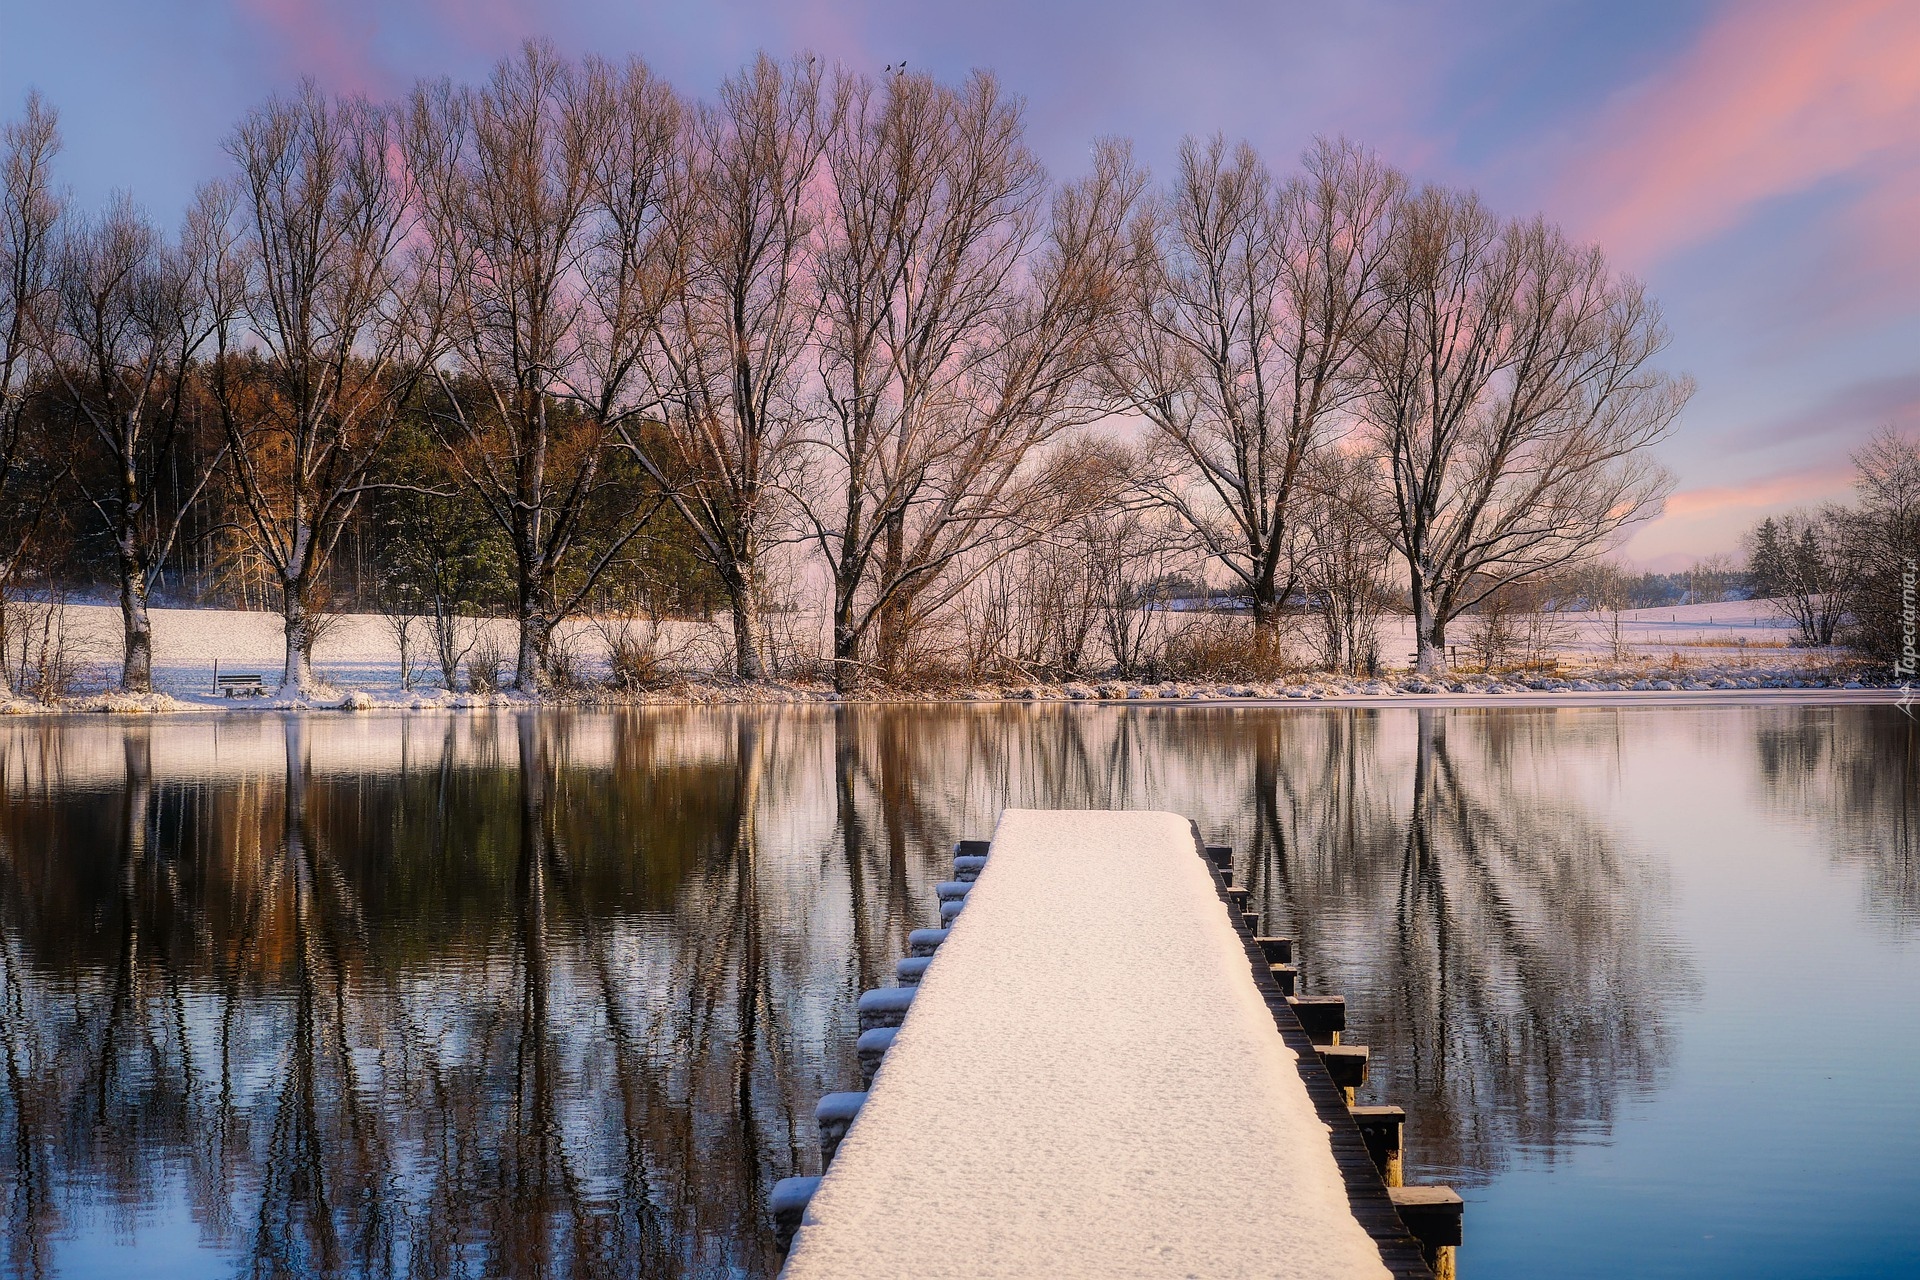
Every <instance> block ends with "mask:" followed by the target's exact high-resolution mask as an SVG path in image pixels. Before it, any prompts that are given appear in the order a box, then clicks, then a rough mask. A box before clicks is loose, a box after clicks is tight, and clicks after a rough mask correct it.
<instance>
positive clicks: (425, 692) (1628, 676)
mask: <svg viewBox="0 0 1920 1280" xmlns="http://www.w3.org/2000/svg"><path fill="white" fill-rule="evenodd" d="M63 625H64V627H65V630H66V637H67V645H68V648H69V651H70V652H71V654H72V655H73V656H74V658H75V659H76V660H77V662H78V666H79V671H80V678H79V680H78V681H77V685H76V688H75V690H74V692H73V694H72V696H70V697H68V698H67V699H65V700H63V701H61V702H59V703H58V704H56V705H53V706H47V705H43V704H40V703H34V702H28V701H23V700H15V701H14V702H12V703H9V704H0V710H5V711H7V712H11V713H45V712H69V711H79V712H101V711H106V712H193V711H202V712H204V711H211V710H219V711H249V710H250V711H286V710H308V709H311V710H320V709H343V710H363V711H364V710H376V709H395V710H418V711H435V710H440V711H450V710H468V709H476V708H485V707H502V708H504V707H515V706H526V705H529V704H530V703H531V701H532V700H531V699H528V698H527V697H525V696H524V695H517V694H511V693H472V692H467V691H462V690H448V689H446V688H444V687H441V683H440V680H439V673H438V671H437V669H435V668H434V667H433V666H432V664H431V662H430V661H428V660H426V655H425V654H424V653H420V654H418V655H417V657H416V662H415V666H416V673H417V678H416V680H415V682H414V687H412V688H402V687H401V681H400V669H399V655H398V649H397V647H396V645H395V642H394V637H393V632H392V629H391V628H390V627H389V625H388V624H387V622H386V620H385V619H383V618H380V617H378V616H376V615H367V614H347V615H341V616H340V617H338V618H337V619H335V620H334V622H333V624H332V625H331V626H330V627H329V629H328V631H327V633H326V634H325V635H324V637H323V638H322V639H321V641H320V643H319V644H318V646H317V647H316V650H315V655H314V667H315V671H316V674H317V675H318V676H319V677H320V679H321V680H322V681H323V682H324V684H325V686H326V687H325V688H323V689H321V690H317V691H315V692H313V693H310V694H309V695H307V696H305V697H294V696H285V697H283V696H280V695H278V694H276V693H271V692H270V693H269V694H268V695H267V696H264V697H256V698H245V697H242V698H225V697H220V696H218V695H217V694H216V692H215V690H214V683H213V682H214V670H215V663H216V661H217V662H218V664H219V670H220V672H221V673H222V674H256V675H259V676H261V677H262V679H263V681H264V683H265V685H266V686H267V688H268V689H269V690H271V689H272V688H273V687H274V686H275V685H276V684H277V683H278V679H279V672H280V668H281V665H282V648H281V631H280V619H279V617H278V615H276V614H271V613H260V612H243V611H239V610H227V609H155V610H154V611H153V625H154V684H155V690H156V691H155V692H154V693H153V694H150V695H129V694H124V693H119V692H115V691H113V690H112V683H113V680H114V677H115V675H116V674H117V665H118V660H119V649H120V641H119V612H118V610H117V609H114V608H111V607H109V606H102V605H69V606H66V607H65V609H64V616H63ZM482 625H483V626H485V627H487V628H489V629H490V631H491V634H490V638H491V640H492V641H493V643H494V645H495V646H496V647H497V648H498V649H499V650H501V651H503V652H508V653H510V652H511V651H512V638H513V637H512V626H511V624H510V623H507V622H503V621H491V622H487V623H484V624H482ZM1563 629H1564V631H1565V633H1566V634H1565V635H1563V637H1562V638H1561V643H1560V645H1559V646H1557V647H1556V652H1557V653H1558V654H1559V659H1560V661H1559V665H1558V668H1557V669H1556V670H1555V671H1553V672H1552V673H1547V672H1516V673H1511V674H1502V675H1497V676H1487V675H1452V676H1448V677H1446V678H1444V679H1437V680H1428V679H1423V678H1421V677H1418V676H1413V675H1409V674H1396V675H1389V676H1385V677H1382V678H1379V679H1358V680H1356V679H1348V678H1344V677H1340V676H1335V675H1332V674H1329V673H1325V672H1303V673H1300V674H1297V675H1293V676H1290V677H1288V678H1286V679H1281V680H1265V681H1253V682H1232V681H1177V682H1176V681H1168V682H1160V683H1145V682H1133V681H1124V680H1102V681H1069V682H1064V683H1036V684H1025V683H1017V682H1016V683H991V684H978V685H964V686H952V687H942V688H921V689H914V690H879V691H876V692H874V693H872V694H869V695H863V696H862V697H861V699H860V700H862V701H875V702H994V701H1019V702H1048V701H1065V702H1113V703H1125V704H1130V705H1142V704H1165V703H1168V702H1230V703H1235V704H1239V705H1248V704H1256V705H1257V704H1262V703H1276V702H1283V703H1289V704H1291V703H1299V702H1320V703H1333V704H1341V705H1346V704H1369V705H1371V704H1379V703H1401V702H1405V703H1418V704H1420V705H1440V704H1443V703H1444V704H1449V705H1472V704H1478V703H1486V704H1489V705H1492V704H1503V705H1528V704H1542V703H1551V704H1564V703H1582V702H1593V701H1615V700H1631V701H1636V702H1646V701H1669V700H1678V701H1688V702H1694V701H1702V700H1718V701H1724V700H1747V699H1752V698H1756V697H1765V698H1768V699H1770V700H1771V699H1775V698H1789V699H1794V700H1808V699H1812V700H1818V701H1869V702H1881V701H1885V702H1892V701H1896V700H1898V699H1899V698H1900V697H1901V696H1902V695H1901V692H1900V690H1898V689H1890V688H1886V687H1884V679H1885V678H1884V676H1883V675H1881V674H1880V673H1878V672H1876V671H1874V670H1873V669H1871V668H1867V667H1863V666H1862V665H1860V664H1859V663H1857V662H1851V661H1849V660H1848V659H1847V658H1846V656H1845V655H1843V654H1840V653H1837V652H1832V651H1822V650H1796V649H1789V648H1787V647H1786V644H1785V637H1786V635H1787V632H1786V631H1785V630H1784V629H1783V628H1782V627H1780V626H1779V625H1778V623H1777V620H1775V619H1773V618H1772V617H1771V616H1769V614H1768V611H1767V609H1766V606H1765V605H1764V604H1759V603H1754V602H1736V603H1732V604H1726V603H1722V604H1714V605H1693V606H1685V607H1680V608H1670V609H1657V610H1642V611H1639V612H1637V613H1628V614H1623V615H1621V617H1620V619H1619V625H1618V627H1617V629H1616V627H1615V625H1614V620H1613V618H1612V617H1611V616H1610V615H1609V616H1605V617H1601V616H1596V615H1569V617H1568V618H1567V619H1565V620H1564V622H1563ZM421 630H422V631H423V630H424V628H421ZM663 631H665V632H666V634H665V636H664V641H663V643H664V646H665V647H666V648H668V649H670V650H674V651H679V652H688V651H704V650H707V649H711V648H712V647H713V646H714V645H715V644H716V643H717V642H718V641H717V633H716V631H715V629H713V628H710V627H701V626H699V625H697V624H684V623H681V624H672V623H670V624H666V625H665V627H664V628H663ZM568 642H569V643H570V644H571V645H572V647H573V649H574V651H575V652H576V654H577V655H578V657H579V660H580V661H581V662H582V664H583V666H584V667H585V668H586V670H587V671H588V673H589V674H590V675H591V674H597V672H598V671H602V670H604V668H605V664H606V644H605V639H604V637H603V636H602V634H601V633H600V632H599V631H598V630H596V629H595V628H593V627H590V626H586V625H579V626H576V627H575V628H573V629H572V630H571V632H570V633H569V634H568ZM1402 644H1404V645H1406V646H1407V647H1408V648H1409V649H1410V647H1411V641H1410V639H1409V638H1408V637H1406V636H1403V635H1393V636H1389V637H1387V638H1386V644H1385V646H1384V647H1385V648H1386V649H1387V652H1388V653H1389V654H1392V655H1394V656H1396V657H1398V659H1399V661H1405V657H1404V656H1401V655H1398V653H1397V649H1396V648H1395V647H1394V646H1397V645H1402ZM416 647H417V648H418V649H421V650H424V648H425V644H424V638H423V637H421V638H417V639H416ZM1877 685H1878V686H1882V687H1875V686H1877ZM544 701H548V702H555V701H558V702H567V703H576V704H584V705H608V704H636V705H662V704H666V705H687V704H696V705H697V704H734V703H742V704H754V703H798V702H835V701H840V698H839V696H838V695H836V694H835V693H834V692H833V691H832V689H831V688H830V687H829V686H827V685H826V684H825V683H822V682H808V681H785V682H782V681H769V682H758V683H750V684H749V683H739V682H733V681H729V680H726V679H724V678H720V677H714V676H709V675H703V674H698V673H697V671H690V672H689V673H688V674H687V675H686V676H685V677H683V678H681V679H677V680H671V681H668V682H665V683H663V684H662V685H661V686H659V687H657V688H652V689H647V690H641V691H636V692H618V691H613V690H607V689H593V688H590V689H588V690H587V691H585V692H581V693H573V694H566V695H557V696H555V697H550V698H547V699H544Z"/></svg>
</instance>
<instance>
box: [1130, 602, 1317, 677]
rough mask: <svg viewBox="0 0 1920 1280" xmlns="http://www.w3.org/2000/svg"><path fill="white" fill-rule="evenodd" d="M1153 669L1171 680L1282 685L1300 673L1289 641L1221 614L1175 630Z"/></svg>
mask: <svg viewBox="0 0 1920 1280" xmlns="http://www.w3.org/2000/svg"><path fill="white" fill-rule="evenodd" d="M1151 665H1152V666H1153V667H1154V668H1156V669H1157V670H1156V671H1155V674H1156V675H1157V676H1159V677H1160V678H1162V679H1168V680H1280V679H1285V678H1286V677H1287V676H1290V675H1292V674H1294V673H1295V672H1297V671H1298V670H1299V669H1300V664H1299V662H1298V661H1297V660H1296V658H1295V656H1294V653H1293V646H1292V645H1291V644H1290V643H1289V642H1288V639H1287V637H1285V636H1280V635H1276V634H1274V633H1272V632H1264V633H1263V632H1261V631H1259V630H1257V629H1256V628H1255V627H1254V625H1253V621H1252V619H1250V618H1244V617H1235V616H1232V615H1221V614H1200V615H1197V616H1192V617H1190V618H1189V620H1188V621H1186V623H1185V624H1184V625H1182V626H1179V627H1176V628H1174V629H1173V633H1172V634H1171V635H1169V636H1168V637H1167V641H1166V644H1165V645H1164V646H1162V648H1161V650H1160V654H1159V656H1158V658H1157V659H1156V660H1155V661H1154V662H1153V663H1152V664H1151Z"/></svg>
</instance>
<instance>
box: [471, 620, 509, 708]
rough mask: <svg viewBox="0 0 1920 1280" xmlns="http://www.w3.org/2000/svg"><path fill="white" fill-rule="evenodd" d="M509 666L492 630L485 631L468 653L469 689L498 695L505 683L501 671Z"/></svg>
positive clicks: (476, 639) (475, 640)
mask: <svg viewBox="0 0 1920 1280" xmlns="http://www.w3.org/2000/svg"><path fill="white" fill-rule="evenodd" d="M507 666H508V659H507V653H506V650H505V648H504V647H502V645H501V643H500V640H499V637H497V636H495V635H494V634H493V630H492V628H488V629H486V630H483V631H482V632H481V633H480V634H479V635H478V636H477V637H475V639H474V642H473V648H472V649H471V650H469V651H468V653H467V688H468V689H469V690H471V691H472V692H474V693H498V692H500V690H501V687H502V686H503V685H504V683H505V681H504V679H503V678H502V676H501V669H502V668H504V667H507Z"/></svg>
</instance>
